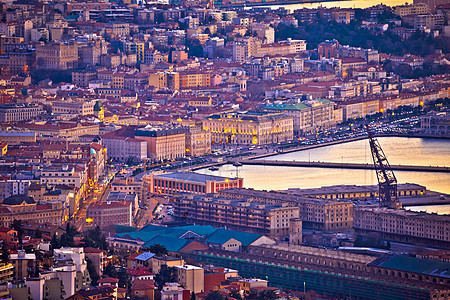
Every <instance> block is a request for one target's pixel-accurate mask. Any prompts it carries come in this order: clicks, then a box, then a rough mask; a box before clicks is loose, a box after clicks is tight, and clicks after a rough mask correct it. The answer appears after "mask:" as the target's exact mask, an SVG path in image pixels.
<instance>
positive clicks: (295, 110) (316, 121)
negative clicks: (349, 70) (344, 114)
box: [264, 99, 336, 135]
mask: <svg viewBox="0 0 450 300" xmlns="http://www.w3.org/2000/svg"><path fill="white" fill-rule="evenodd" d="M334 105H335V104H334V103H333V102H331V101H329V100H325V99H316V100H308V101H303V102H301V101H298V102H297V103H272V104H269V105H267V106H266V107H264V109H265V110H266V111H270V112H282V113H284V114H286V115H288V116H291V117H292V119H293V124H294V126H293V128H294V134H296V135H299V134H309V133H314V132H316V131H319V130H324V129H328V128H331V127H333V126H335V125H336V121H335V119H334Z"/></svg>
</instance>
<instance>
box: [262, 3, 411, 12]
mask: <svg viewBox="0 0 450 300" xmlns="http://www.w3.org/2000/svg"><path fill="white" fill-rule="evenodd" d="M405 3H412V1H411V0H409V1H405V0H384V1H379V0H351V1H330V2H316V3H301V4H286V5H271V6H270V7H271V8H272V9H278V8H279V7H284V8H286V9H289V10H290V11H291V12H293V11H294V10H296V9H301V8H317V7H319V6H323V7H341V8H367V7H371V6H374V5H377V4H384V5H388V6H397V5H403V4H405Z"/></svg>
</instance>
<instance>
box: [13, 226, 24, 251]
mask: <svg viewBox="0 0 450 300" xmlns="http://www.w3.org/2000/svg"><path fill="white" fill-rule="evenodd" d="M12 228H13V229H14V230H15V231H17V237H18V239H19V248H22V243H23V234H24V230H23V224H22V221H21V220H17V219H14V220H13V222H12Z"/></svg>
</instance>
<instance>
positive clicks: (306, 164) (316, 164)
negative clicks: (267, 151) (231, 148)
mask: <svg viewBox="0 0 450 300" xmlns="http://www.w3.org/2000/svg"><path fill="white" fill-rule="evenodd" d="M239 162H240V163H241V164H243V165H256V166H279V167H302V168H334V169H360V170H375V167H374V165H373V164H369V163H366V164H358V163H345V162H344V163H335V162H322V161H284V160H268V159H259V160H255V159H252V160H240V161H239ZM391 168H392V170H395V171H411V172H441V173H449V172H450V167H445V166H413V165H391Z"/></svg>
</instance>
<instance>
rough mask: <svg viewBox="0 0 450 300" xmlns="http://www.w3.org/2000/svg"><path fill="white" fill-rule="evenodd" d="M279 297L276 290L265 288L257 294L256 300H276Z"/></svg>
mask: <svg viewBox="0 0 450 300" xmlns="http://www.w3.org/2000/svg"><path fill="white" fill-rule="evenodd" d="M275 299H278V296H277V294H276V293H275V291H274V290H265V291H262V292H261V293H259V294H258V296H256V300H275Z"/></svg>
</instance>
